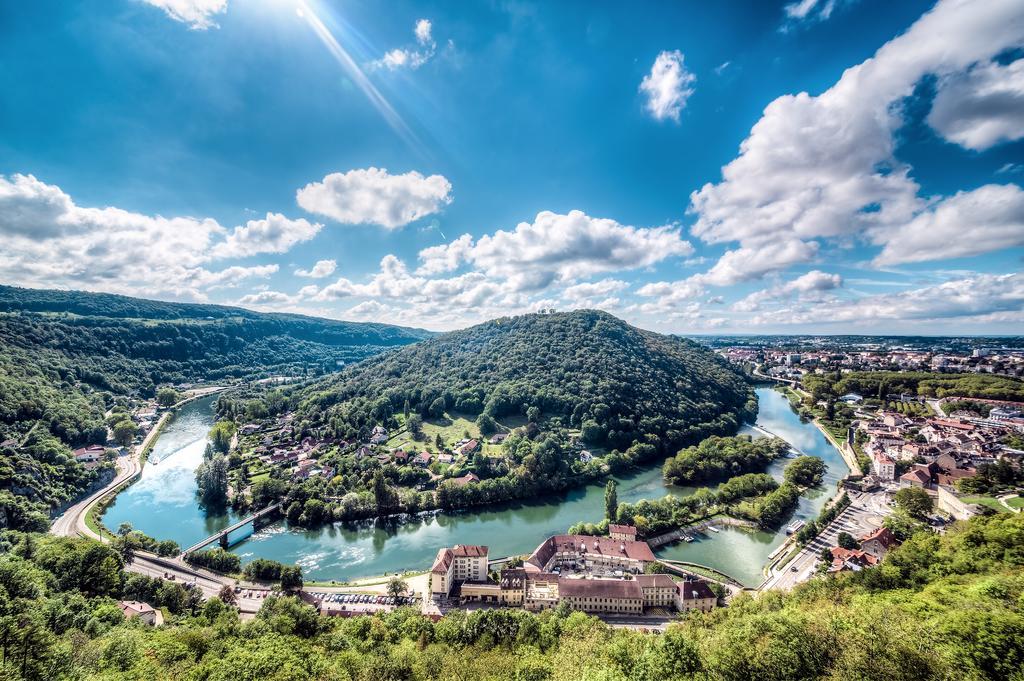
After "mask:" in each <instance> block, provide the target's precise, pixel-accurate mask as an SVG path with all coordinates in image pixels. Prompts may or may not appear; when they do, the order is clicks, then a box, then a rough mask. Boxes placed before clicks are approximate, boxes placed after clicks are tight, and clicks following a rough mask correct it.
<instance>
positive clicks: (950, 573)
mask: <svg viewBox="0 0 1024 681" xmlns="http://www.w3.org/2000/svg"><path fill="white" fill-rule="evenodd" d="M0 551H2V552H3V553H2V554H0V641H2V645H3V657H2V660H0V678H4V679H12V680H14V679H26V680H28V681H37V680H38V681H42V680H46V681H65V680H72V679H82V678H104V679H170V678H181V679H203V680H204V681H228V680H237V681H293V680H294V681H298V680H300V679H332V680H334V679H337V680H342V679H352V680H359V681H363V680H365V681H371V680H372V681H390V680H406V679H407V680H413V681H418V680H432V679H437V680H441V679H460V680H461V681H478V680H480V681H482V680H488V681H499V680H500V681H505V680H507V679H514V680H525V681H589V680H592V679H600V680H601V681H684V680H689V679H693V680H700V681H749V680H750V679H773V680H775V681H786V680H790V679H792V680H797V679H829V680H833V681H840V680H842V681H845V680H846V679H865V680H875V679H877V680H879V681H882V680H885V681H911V680H915V681H916V680H918V679H970V680H973V681H983V680H988V679H992V680H996V679H999V680H1007V681H1010V680H1013V679H1020V670H1021V668H1022V667H1024V580H1022V577H1021V574H1022V572H1021V570H1022V567H1024V516H1022V515H1017V514H1000V515H997V516H992V517H987V518H986V517H979V518H975V519H972V520H971V521H969V522H968V523H960V524H957V525H956V526H953V527H952V528H950V529H949V531H948V532H947V533H946V534H945V535H943V536H938V535H933V534H931V533H929V532H927V531H923V532H919V533H917V534H915V535H914V536H912V537H911V538H910V539H909V540H908V541H907V542H906V543H904V544H903V546H901V547H899V548H897V549H895V550H894V551H892V552H891V553H890V554H889V555H888V556H887V557H886V559H885V561H884V563H883V564H882V566H881V567H879V568H876V569H871V570H863V571H861V572H858V573H847V574H844V575H841V576H835V577H824V578H819V579H815V580H813V581H811V582H810V583H808V584H805V585H801V586H799V587H797V588H796V589H795V590H794V591H793V592H792V593H783V592H767V593H764V594H760V595H759V596H758V597H756V598H754V597H751V596H748V595H741V596H739V597H738V598H736V599H734V600H733V602H732V603H731V605H730V606H729V607H727V608H721V609H717V610H715V611H713V612H712V613H709V614H702V613H697V612H695V613H691V614H689V615H688V616H686V617H685V618H683V619H682V620H681V621H680V622H679V623H676V624H673V625H671V626H670V627H669V629H668V631H667V632H665V633H664V634H661V635H653V634H644V633H641V632H638V631H635V630H629V629H613V628H611V627H609V626H608V625H606V624H604V623H602V622H601V621H600V620H598V619H596V618H594V617H590V616H587V615H584V614H583V613H574V612H570V611H568V610H567V609H565V608H564V606H563V607H560V608H558V609H555V610H551V611H548V612H545V613H543V614H541V615H532V614H529V613H527V612H524V611H521V610H480V611H476V612H472V613H466V612H462V611H457V612H455V613H452V614H450V615H448V616H447V617H445V618H443V619H441V620H440V621H438V622H431V621H430V620H429V619H426V618H423V617H421V616H420V615H419V614H418V613H415V612H413V611H412V610H410V609H408V608H403V609H399V610H397V611H395V612H393V613H390V614H387V615H378V616H373V617H355V618H348V619H345V618H337V619H332V618H324V617H319V616H318V615H317V614H316V612H315V611H314V610H313V609H312V608H310V607H309V606H306V605H304V604H302V603H301V602H300V601H299V600H298V599H296V598H288V597H270V598H268V599H267V600H266V602H265V603H264V605H263V607H262V609H261V610H260V612H259V614H258V615H257V616H256V618H255V619H254V620H252V621H250V622H245V623H243V622H240V621H239V619H238V616H237V613H236V611H235V610H234V609H232V608H231V607H230V606H229V605H227V604H226V603H224V602H222V601H221V600H220V599H219V598H213V599H211V600H210V601H208V602H206V603H202V602H201V601H200V599H199V598H198V595H197V594H196V592H195V591H194V590H193V589H192V588H190V587H188V586H182V585H178V584H175V583H172V582H164V583H160V582H159V581H157V580H152V579H150V578H147V577H144V576H142V575H134V574H129V573H125V572H123V571H122V569H121V568H122V563H121V557H120V555H119V554H118V553H117V552H115V551H113V550H112V549H111V548H109V547H106V546H103V545H100V544H98V543H92V542H88V541H85V540H71V539H57V538H53V537H41V536H29V537H26V536H24V535H20V534H18V533H10V532H8V533H6V534H5V535H3V536H0ZM119 598H125V599H139V600H144V601H148V602H150V603H151V604H153V605H156V606H159V607H162V608H163V609H164V611H165V613H166V617H167V619H168V623H167V624H166V625H164V626H162V627H159V628H147V627H145V626H142V625H140V624H139V623H138V622H137V621H129V622H125V621H124V620H123V617H122V616H121V613H120V611H119V610H118V608H117V607H116V604H115V599H119Z"/></svg>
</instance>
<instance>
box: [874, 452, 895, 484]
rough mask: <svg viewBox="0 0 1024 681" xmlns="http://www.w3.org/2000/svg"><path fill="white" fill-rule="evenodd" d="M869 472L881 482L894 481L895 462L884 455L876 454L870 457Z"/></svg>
mask: <svg viewBox="0 0 1024 681" xmlns="http://www.w3.org/2000/svg"><path fill="white" fill-rule="evenodd" d="M871 472H872V473H874V474H875V475H876V476H878V477H879V478H881V479H882V480H894V479H895V478H896V462H895V461H893V460H892V459H890V458H889V457H888V456H887V455H885V454H882V453H876V454H875V455H874V456H872V457H871Z"/></svg>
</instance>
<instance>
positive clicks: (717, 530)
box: [708, 525, 720, 532]
mask: <svg viewBox="0 0 1024 681" xmlns="http://www.w3.org/2000/svg"><path fill="white" fill-rule="evenodd" d="M708 529H709V530H711V531H712V532H720V530H719V529H718V528H717V527H715V526H714V525H708Z"/></svg>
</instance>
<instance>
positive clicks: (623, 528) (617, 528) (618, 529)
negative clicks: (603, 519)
mask: <svg viewBox="0 0 1024 681" xmlns="http://www.w3.org/2000/svg"><path fill="white" fill-rule="evenodd" d="M613 533H614V534H628V535H632V536H634V537H635V536H636V528H635V527H633V526H632V525H609V526H608V534H613Z"/></svg>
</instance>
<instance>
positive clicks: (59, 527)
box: [50, 412, 170, 541]
mask: <svg viewBox="0 0 1024 681" xmlns="http://www.w3.org/2000/svg"><path fill="white" fill-rule="evenodd" d="M168 418H170V412H165V413H164V414H163V416H161V417H160V420H159V421H157V423H156V425H154V426H153V427H152V428H151V429H150V431H149V432H148V433H147V434H146V437H145V438H144V439H143V440H142V442H141V443H140V444H139V445H138V446H136V447H135V448H133V449H132V451H131V452H130V453H129V454H125V455H122V456H119V457H117V461H116V462H115V466H117V474H116V475H115V476H114V479H113V480H111V481H110V482H109V483H107V485H106V486H105V487H103V488H102V489H100V490H98V491H96V492H93V493H92V494H90V495H89V496H88V497H86V498H85V499H83V500H82V501H79V502H78V503H77V504H75V505H73V506H71V507H69V508H68V509H67V510H66V511H64V513H62V514H61V515H60V516H58V517H57V518H55V519H54V521H53V522H52V523H50V533H51V534H55V535H57V536H58V537H75V536H79V535H81V536H83V537H91V538H93V539H98V540H100V541H104V539H103V538H102V537H101V536H99V535H98V534H96V533H95V532H93V531H92V530H91V529H89V526H88V525H87V524H86V522H85V518H86V515H87V511H88V509H89V508H90V507H91V506H92V505H93V504H94V503H96V502H97V501H98V500H99V499H100V498H101V497H103V496H105V495H106V494H107V493H108V492H111V491H112V490H114V489H116V488H117V487H118V486H119V485H121V484H123V483H125V482H127V481H129V480H131V479H132V478H134V477H135V476H136V475H138V474H139V473H140V472H141V471H142V464H141V462H140V461H139V455H140V454H141V453H142V452H144V451H145V450H146V447H148V446H149V444H150V443H151V442H153V440H154V439H155V438H156V435H157V433H158V432H160V427H161V426H162V425H163V424H164V422H165V421H166V420H167V419H168Z"/></svg>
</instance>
